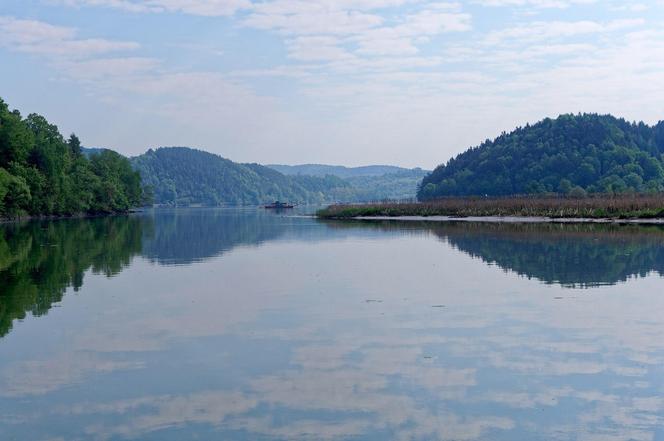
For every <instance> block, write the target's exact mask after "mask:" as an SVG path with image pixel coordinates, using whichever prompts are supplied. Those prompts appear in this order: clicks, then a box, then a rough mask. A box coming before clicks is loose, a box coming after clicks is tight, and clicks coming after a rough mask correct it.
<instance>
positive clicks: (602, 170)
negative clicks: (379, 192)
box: [418, 114, 664, 200]
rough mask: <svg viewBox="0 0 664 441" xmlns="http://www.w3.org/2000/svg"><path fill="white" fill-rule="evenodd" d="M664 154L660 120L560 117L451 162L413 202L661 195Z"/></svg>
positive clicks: (425, 181) (424, 184) (663, 124)
mask: <svg viewBox="0 0 664 441" xmlns="http://www.w3.org/2000/svg"><path fill="white" fill-rule="evenodd" d="M663 153H664V122H660V123H659V124H657V125H656V126H653V127H651V126H648V125H646V124H644V123H630V122H627V121H625V120H624V119H618V118H615V117H613V116H610V115H597V114H582V115H581V114H579V115H562V116H560V117H558V118H557V119H550V118H547V119H545V120H543V121H541V122H538V123H537V124H535V125H532V126H531V125H526V126H525V127H520V128H518V129H516V130H514V131H513V132H511V133H509V134H507V133H503V134H502V135H500V136H499V137H498V138H496V139H495V140H493V141H490V140H487V141H486V142H484V143H483V144H482V145H480V146H479V147H474V148H471V149H469V150H467V151H466V152H464V153H462V154H460V155H458V156H457V157H455V158H453V159H450V160H449V161H448V163H447V164H444V165H441V166H439V167H437V168H436V169H435V170H434V171H433V172H432V173H431V174H430V175H428V176H426V177H425V178H424V179H423V181H422V184H421V186H420V190H419V191H418V198H419V199H421V200H427V199H433V198H437V197H445V196H468V195H490V196H503V195H511V194H537V193H561V194H568V193H573V194H577V195H583V194H585V193H623V192H655V191H664V163H663V160H664V158H663V156H662V154H663Z"/></svg>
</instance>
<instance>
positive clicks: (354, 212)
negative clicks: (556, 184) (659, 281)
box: [316, 194, 664, 223]
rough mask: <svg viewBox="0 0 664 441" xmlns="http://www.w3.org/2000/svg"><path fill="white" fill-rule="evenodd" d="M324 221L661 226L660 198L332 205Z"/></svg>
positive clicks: (663, 197)
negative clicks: (631, 223)
mask: <svg viewBox="0 0 664 441" xmlns="http://www.w3.org/2000/svg"><path fill="white" fill-rule="evenodd" d="M316 215H317V216H318V217H319V218H322V219H394V218H400V219H415V220H448V221H449V220H468V219H473V220H485V221H486V220H490V221H509V220H512V221H526V220H528V221H531V222H533V221H536V222H545V221H558V222H561V221H564V222H582V221H585V222H590V221H593V222H613V221H627V220H641V221H645V220H647V221H649V222H648V223H661V222H664V195H662V194H657V195H621V196H595V197H588V198H580V199H575V198H565V197H534V196H533V197H530V196H523V197H508V198H450V199H441V200H437V201H431V202H417V203H375V204H352V205H343V204H338V205H331V206H329V207H327V208H324V209H322V210H319V211H318V212H317V213H316Z"/></svg>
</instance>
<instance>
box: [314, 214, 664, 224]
mask: <svg viewBox="0 0 664 441" xmlns="http://www.w3.org/2000/svg"><path fill="white" fill-rule="evenodd" d="M326 219H331V220H358V221H401V222H485V223H512V224H521V223H523V224H538V223H547V224H630V225H664V218H656V219H652V218H651V219H649V218H632V219H621V218H588V217H586V218H555V217H542V216H469V217H455V216H357V217H350V218H348V217H345V218H326Z"/></svg>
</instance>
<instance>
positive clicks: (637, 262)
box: [329, 221, 664, 288]
mask: <svg viewBox="0 0 664 441" xmlns="http://www.w3.org/2000/svg"><path fill="white" fill-rule="evenodd" d="M329 225H330V226H331V227H333V228H359V227H364V228H369V229H380V230H384V231H388V232H389V231H401V232H404V231H411V232H428V233H431V234H433V235H435V236H436V237H438V238H439V239H440V240H442V241H443V242H445V243H447V244H449V245H450V246H452V247H454V248H455V249H457V250H459V251H461V252H464V253H466V254H469V255H470V256H472V257H474V258H478V259H481V260H482V261H483V262H486V263H487V264H489V265H497V266H499V267H500V268H502V269H504V270H505V271H513V272H515V273H517V274H519V275H521V276H524V277H527V278H529V279H537V280H540V281H542V282H544V283H547V284H559V285H562V286H563V287H569V288H591V287H596V286H603V285H614V284H616V283H619V282H624V281H626V280H628V279H629V278H631V277H645V276H646V275H648V274H649V273H651V272H657V273H659V274H660V275H662V274H664V228H663V227H660V226H638V225H608V224H532V223H525V224H518V223H479V222H395V221H357V222H345V223H342V222H331V223H329Z"/></svg>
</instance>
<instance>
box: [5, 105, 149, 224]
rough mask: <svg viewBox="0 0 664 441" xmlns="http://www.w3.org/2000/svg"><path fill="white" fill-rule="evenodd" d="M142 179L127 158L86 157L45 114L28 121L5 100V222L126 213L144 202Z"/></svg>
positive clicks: (72, 138) (114, 155) (107, 153)
mask: <svg viewBox="0 0 664 441" xmlns="http://www.w3.org/2000/svg"><path fill="white" fill-rule="evenodd" d="M141 198H142V190H141V180H140V176H139V174H138V173H136V172H135V171H134V170H132V168H131V165H130V164H129V161H128V160H127V159H126V158H124V157H123V156H121V155H119V154H117V153H115V152H112V151H110V150H106V151H103V152H100V153H96V154H91V155H90V156H89V158H88V157H86V156H85V155H84V154H83V153H82V148H81V143H80V141H79V139H78V138H77V137H76V136H75V135H71V136H70V137H69V139H67V140H65V138H64V137H63V136H62V135H61V134H60V132H59V131H58V128H57V127H56V126H54V125H53V124H50V123H49V122H48V121H47V120H46V119H45V118H44V117H43V116H39V115H36V114H31V115H28V117H27V118H23V117H22V116H21V114H20V113H19V112H18V111H17V110H14V111H10V110H9V107H8V106H7V104H6V103H5V102H4V101H3V100H2V99H0V218H6V217H15V216H22V215H26V214H27V215H33V216H41V215H49V216H50V215H72V214H82V213H89V214H91V213H95V214H99V213H111V212H120V211H126V210H128V209H129V208H131V207H133V206H137V205H139V204H140V203H141Z"/></svg>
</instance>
